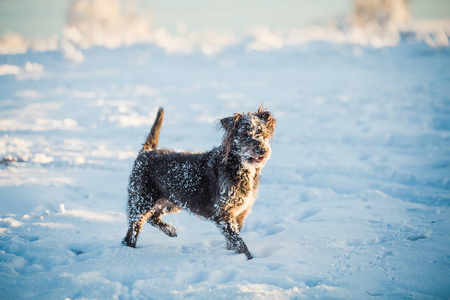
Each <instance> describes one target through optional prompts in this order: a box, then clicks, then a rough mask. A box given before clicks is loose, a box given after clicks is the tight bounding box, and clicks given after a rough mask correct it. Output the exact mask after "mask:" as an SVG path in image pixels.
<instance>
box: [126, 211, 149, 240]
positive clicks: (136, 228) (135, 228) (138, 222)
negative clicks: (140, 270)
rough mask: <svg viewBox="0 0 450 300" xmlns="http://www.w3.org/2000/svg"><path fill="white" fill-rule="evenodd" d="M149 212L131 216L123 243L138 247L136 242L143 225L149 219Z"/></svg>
mask: <svg viewBox="0 0 450 300" xmlns="http://www.w3.org/2000/svg"><path fill="white" fill-rule="evenodd" d="M147 218H148V214H142V215H140V216H139V217H137V218H131V217H130V218H129V221H128V231H127V235H126V236H125V238H124V239H123V241H122V245H124V246H128V247H133V248H136V242H137V238H138V235H139V232H141V230H142V226H143V225H144V223H145V221H147Z"/></svg>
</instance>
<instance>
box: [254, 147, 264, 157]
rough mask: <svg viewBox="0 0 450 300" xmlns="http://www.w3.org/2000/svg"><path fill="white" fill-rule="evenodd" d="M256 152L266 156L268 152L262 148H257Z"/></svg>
mask: <svg viewBox="0 0 450 300" xmlns="http://www.w3.org/2000/svg"><path fill="white" fill-rule="evenodd" d="M255 152H256V154H260V155H261V154H264V153H265V152H266V151H264V149H263V148H261V147H260V146H256V148H255Z"/></svg>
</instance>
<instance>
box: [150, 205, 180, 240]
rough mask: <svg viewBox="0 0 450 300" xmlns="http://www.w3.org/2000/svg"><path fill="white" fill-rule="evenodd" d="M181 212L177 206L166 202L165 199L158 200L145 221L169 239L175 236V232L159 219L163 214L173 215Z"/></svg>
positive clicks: (173, 228) (170, 226)
mask: <svg viewBox="0 0 450 300" xmlns="http://www.w3.org/2000/svg"><path fill="white" fill-rule="evenodd" d="M180 210H181V208H179V207H178V206H176V205H174V204H172V203H170V202H168V201H167V200H165V199H160V200H158V201H157V202H156V203H155V205H154V206H153V208H152V211H153V213H152V214H151V215H150V216H149V218H148V219H147V222H148V223H150V224H152V225H153V226H155V227H157V228H159V229H161V231H162V232H164V233H165V234H167V235H168V236H170V237H176V236H177V230H176V229H175V227H173V226H172V225H170V224H167V223H166V222H164V221H163V220H161V217H162V216H163V215H165V214H174V213H177V212H179V211H180Z"/></svg>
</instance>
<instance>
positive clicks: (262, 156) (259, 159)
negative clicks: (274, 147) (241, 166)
mask: <svg viewBox="0 0 450 300" xmlns="http://www.w3.org/2000/svg"><path fill="white" fill-rule="evenodd" d="M265 159H266V157H265V156H264V155H260V156H257V157H253V158H252V159H251V162H252V163H257V164H259V163H262V162H263V161H264V160H265Z"/></svg>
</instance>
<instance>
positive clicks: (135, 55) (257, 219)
mask: <svg viewBox="0 0 450 300" xmlns="http://www.w3.org/2000/svg"><path fill="white" fill-rule="evenodd" d="M83 56H84V61H83V62H82V63H76V62H71V61H68V60H66V59H65V57H64V54H63V53H62V52H59V51H47V52H27V53H24V54H17V55H2V56H0V107H1V108H0V131H1V133H0V156H1V157H0V159H2V163H1V165H0V298H2V299H18V298H25V299H64V298H72V299H74V298H100V299H113V298H119V299H128V298H135V299H149V298H150V299H166V298H175V299H177V298H189V297H192V298H194V299H214V298H226V299H232V298H239V297H242V298H250V299H253V298H258V297H260V296H261V297H267V298H274V299H288V298H313V297H319V298H332V299H348V298H354V299H364V298H366V299H367V298H370V299H372V298H402V299H403V298H421V299H433V298H448V297H449V296H450V276H449V274H450V219H449V216H450V214H449V209H448V207H449V204H450V96H449V95H450V85H449V82H450V51H449V48H448V47H447V48H441V49H434V48H431V47H430V46H429V45H427V44H426V43H425V42H420V41H418V42H413V41H403V42H401V43H399V44H398V45H397V46H395V47H383V48H380V49H374V48H370V47H361V46H354V45H352V44H339V45H335V44H333V43H326V42H310V43H306V44H303V45H296V46H286V47H283V48H281V49H278V50H270V51H265V52H259V51H250V50H249V49H248V48H247V49H246V47H245V45H244V44H242V43H241V44H238V45H235V46H231V47H229V48H227V49H226V50H224V51H223V52H221V53H219V54H216V55H214V56H205V55H204V54H202V53H201V52H198V53H197V52H196V51H194V52H193V53H190V54H186V55H178V54H166V52H165V51H164V50H162V49H161V48H158V47H156V46H152V45H149V44H145V45H133V46H130V47H123V48H117V49H107V48H103V47H97V48H91V49H87V50H83ZM260 103H264V105H265V106H266V107H267V108H268V109H269V110H271V111H272V112H273V113H274V115H275V117H276V118H277V124H278V125H277V128H276V130H275V137H274V140H273V143H272V158H271V160H270V161H269V162H268V163H267V164H266V167H265V168H264V170H263V172H262V179H261V188H260V192H259V197H258V199H257V200H256V202H255V205H254V207H253V213H252V214H251V215H250V216H249V217H248V218H247V220H246V223H245V224H244V228H243V231H242V237H243V239H244V240H245V242H246V243H247V245H248V247H249V249H250V251H251V252H252V254H253V255H254V257H255V258H254V259H253V260H250V261H247V260H246V258H245V256H244V255H236V254H234V253H233V252H231V251H227V250H226V245H225V240H224V238H223V236H222V235H221V234H220V233H219V230H218V229H217V228H216V227H215V226H214V224H212V223H210V222H208V221H204V220H201V219H199V218H196V217H194V216H192V215H189V214H187V213H180V214H177V215H173V216H168V217H165V220H166V221H168V222H171V223H172V224H173V225H174V226H175V227H176V228H177V229H178V237H177V238H175V239H173V238H169V237H167V236H165V235H164V234H163V233H161V232H160V231H158V230H157V229H155V228H153V227H151V226H150V225H145V226H144V231H143V233H142V234H141V236H140V239H139V241H138V248H137V249H131V248H127V247H122V246H121V245H120V242H121V240H122V238H123V237H124V235H125V233H126V229H127V224H126V217H125V207H126V186H127V181H128V176H129V173H130V171H131V167H132V164H133V161H134V158H135V156H136V155H137V152H138V151H139V149H140V147H141V145H142V143H143V142H144V139H145V137H146V135H147V133H148V131H149V130H150V126H151V124H152V123H153V120H154V117H155V115H156V111H157V108H158V107H159V106H163V107H164V109H165V112H166V114H165V120H164V125H163V129H162V132H161V139H160V146H161V147H166V148H174V149H180V150H190V151H202V150H208V149H210V148H212V147H213V146H214V145H218V144H219V143H220V140H221V136H222V133H221V132H219V131H217V130H215V129H214V128H215V126H214V125H215V122H216V121H217V120H218V118H220V117H226V116H229V115H231V114H233V113H234V112H246V111H255V110H256V109H257V108H258V106H259V104H260Z"/></svg>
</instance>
